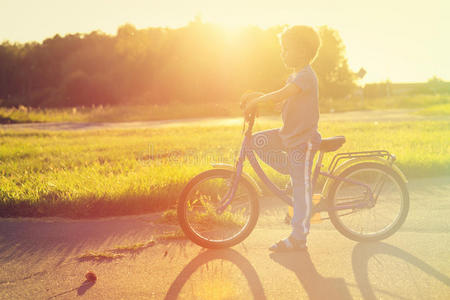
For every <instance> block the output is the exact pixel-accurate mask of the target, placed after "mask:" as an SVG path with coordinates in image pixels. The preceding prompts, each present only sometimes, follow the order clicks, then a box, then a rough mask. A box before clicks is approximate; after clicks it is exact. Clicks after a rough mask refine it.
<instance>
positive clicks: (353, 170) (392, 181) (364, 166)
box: [328, 162, 409, 242]
mask: <svg viewBox="0 0 450 300" xmlns="http://www.w3.org/2000/svg"><path fill="white" fill-rule="evenodd" d="M339 177H344V178H346V179H350V180H353V181H357V182H360V183H364V184H366V185H368V186H369V187H370V189H371V191H373V194H372V195H373V197H374V199H375V202H374V203H373V204H372V205H365V206H364V203H368V195H367V194H366V189H365V188H364V187H363V186H360V185H356V184H353V183H351V182H345V181H336V182H335V183H334V185H333V186H332V187H331V189H330V192H329V199H330V200H329V201H330V203H329V208H330V209H329V212H328V214H329V216H330V220H331V222H332V223H333V225H334V226H335V227H336V229H337V230H338V231H339V232H340V233H341V234H343V235H344V236H346V237H348V238H349V239H352V240H354V241H359V242H361V241H377V240H382V239H385V238H387V237H389V236H391V235H392V234H394V233H395V232H396V231H397V230H398V229H399V228H400V227H401V225H402V224H403V222H404V221H405V219H406V216H407V214H408V210H409V194H408V190H407V188H406V184H405V183H404V182H403V180H402V179H401V178H400V176H399V175H398V174H397V173H396V172H395V171H393V170H392V168H390V167H388V166H385V165H382V164H379V163H373V162H365V163H359V164H356V165H353V166H351V167H349V168H348V169H346V170H344V171H343V172H342V173H341V174H340V175H339ZM355 204H356V205H357V204H363V205H362V206H363V207H360V208H355V207H354V208H347V209H342V208H343V207H344V206H346V205H347V206H349V205H353V206H355ZM339 208H341V209H339Z"/></svg>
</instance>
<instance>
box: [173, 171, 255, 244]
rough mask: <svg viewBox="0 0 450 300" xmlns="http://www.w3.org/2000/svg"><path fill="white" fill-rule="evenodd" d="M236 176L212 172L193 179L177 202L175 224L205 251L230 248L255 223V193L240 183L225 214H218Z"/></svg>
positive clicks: (246, 185) (244, 236)
mask: <svg viewBox="0 0 450 300" xmlns="http://www.w3.org/2000/svg"><path fill="white" fill-rule="evenodd" d="M234 175H235V172H233V171H230V170H223V169H213V170H209V171H206V172H203V173H201V174H199V175H197V176H196V177H194V178H193V179H192V180H191V181H190V182H189V183H188V184H187V186H186V187H185V189H184V190H183V192H182V194H181V197H180V199H179V201H178V208H177V213H178V220H179V222H180V226H181V228H182V229H183V231H184V233H185V234H186V235H187V236H188V237H189V238H190V239H191V240H192V241H193V242H195V243H196V244H198V245H200V246H202V247H205V248H225V247H231V246H233V245H236V244H238V243H240V242H241V241H243V240H244V239H245V238H246V237H247V236H248V235H249V234H250V233H251V231H252V230H253V228H254V227H255V225H256V222H257V220H258V214H259V206H258V201H257V195H256V191H255V190H254V189H253V187H252V186H251V184H250V183H248V182H247V181H246V180H244V179H243V178H241V179H240V181H239V183H238V186H237V190H236V193H235V196H234V197H233V200H232V202H231V203H230V204H229V205H228V207H227V208H226V209H225V211H224V212H222V213H218V212H217V208H218V207H220V206H221V202H222V200H223V199H224V196H225V195H226V193H227V191H228V190H229V189H230V187H231V185H232V183H233V177H234Z"/></svg>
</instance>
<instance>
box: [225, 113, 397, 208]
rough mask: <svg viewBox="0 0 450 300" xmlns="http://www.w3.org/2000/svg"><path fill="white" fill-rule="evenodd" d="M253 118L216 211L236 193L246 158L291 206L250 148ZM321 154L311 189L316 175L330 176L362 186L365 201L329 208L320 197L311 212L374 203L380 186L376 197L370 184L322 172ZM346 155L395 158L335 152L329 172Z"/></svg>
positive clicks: (286, 196) (383, 153)
mask: <svg viewBox="0 0 450 300" xmlns="http://www.w3.org/2000/svg"><path fill="white" fill-rule="evenodd" d="M254 120H255V115H254V114H252V115H250V116H249V118H248V122H249V125H248V128H247V130H246V131H245V135H244V139H243V141H242V146H241V150H240V152H239V157H238V159H237V162H236V175H235V176H234V178H233V183H232V185H231V187H230V189H229V190H228V191H227V193H226V194H225V196H224V198H223V199H222V201H221V206H220V207H219V208H218V209H217V212H218V213H222V212H223V211H224V210H225V209H226V208H227V206H228V205H229V204H230V203H231V201H232V199H233V197H234V195H235V193H236V189H237V185H238V182H239V180H240V178H241V175H242V170H243V166H244V161H245V159H246V158H247V159H248V160H249V162H250V165H251V166H252V168H253V170H254V171H255V172H256V174H257V175H258V177H259V178H260V179H261V181H262V182H263V183H264V184H265V185H266V186H267V187H268V188H269V190H270V191H272V192H273V193H274V194H275V195H276V196H277V197H278V198H279V199H281V200H282V201H283V202H285V203H286V204H288V205H291V206H292V203H293V199H292V197H290V196H289V195H287V194H286V193H285V192H284V191H283V190H281V189H280V188H278V187H277V186H276V185H275V184H274V183H273V182H272V181H271V180H270V179H269V178H268V177H267V175H266V173H265V172H264V170H263V169H262V168H261V166H260V164H259V163H258V160H257V159H256V156H255V153H254V151H253V150H252V149H251V148H250V143H251V138H252V129H253V124H254ZM244 129H245V122H244ZM371 154H372V155H371ZM323 155H324V152H322V151H320V152H319V158H318V161H317V163H316V167H315V169H314V173H313V177H312V183H311V185H312V190H313V191H314V190H315V189H314V188H315V186H316V183H317V178H318V176H319V175H322V176H325V177H330V178H332V179H334V180H338V181H344V182H349V183H351V184H355V185H359V186H362V187H363V188H364V189H365V190H366V195H365V197H364V200H366V199H367V201H358V203H350V204H343V205H339V206H336V207H333V208H329V207H327V205H325V204H324V203H326V202H327V201H326V198H322V199H321V200H320V202H319V203H318V204H316V205H313V208H312V211H313V213H315V212H320V211H328V210H329V209H334V210H345V209H357V208H363V207H368V206H372V205H374V204H375V202H376V199H377V198H378V194H379V192H380V190H381V188H380V189H379V190H378V192H377V193H376V194H375V195H376V197H373V195H374V193H373V192H372V190H371V188H370V186H368V185H367V184H365V183H362V182H359V181H355V180H351V179H347V178H343V177H339V176H335V175H332V174H331V173H328V172H322V171H321V165H322V159H323ZM345 155H347V156H345ZM348 155H356V156H357V157H361V156H363V157H370V156H388V157H391V158H392V162H393V161H394V160H395V156H392V155H390V154H389V152H387V151H385V150H380V151H365V152H350V153H339V154H336V155H335V157H334V158H333V161H332V163H331V165H332V166H333V168H332V169H331V167H330V168H329V170H330V169H331V172H332V171H333V170H334V168H335V167H336V165H337V162H338V161H339V160H340V159H341V158H340V156H344V157H348ZM383 184H384V181H383V182H382V184H381V187H382V186H383Z"/></svg>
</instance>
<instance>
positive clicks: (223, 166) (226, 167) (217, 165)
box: [211, 163, 263, 196]
mask: <svg viewBox="0 0 450 300" xmlns="http://www.w3.org/2000/svg"><path fill="white" fill-rule="evenodd" d="M211 165H212V167H213V168H214V169H224V170H229V171H233V172H236V168H235V167H234V166H233V165H229V164H223V163H215V164H211ZM242 177H243V178H244V179H245V180H246V181H248V183H250V185H251V186H252V187H253V188H254V189H255V191H256V193H257V194H258V196H262V195H263V192H262V190H261V188H260V187H259V185H258V184H257V183H256V181H255V179H253V177H251V176H250V175H248V174H247V173H245V172H244V171H242Z"/></svg>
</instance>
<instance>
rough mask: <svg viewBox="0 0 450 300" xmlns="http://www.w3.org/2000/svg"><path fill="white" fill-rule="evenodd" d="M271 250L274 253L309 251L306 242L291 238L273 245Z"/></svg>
mask: <svg viewBox="0 0 450 300" xmlns="http://www.w3.org/2000/svg"><path fill="white" fill-rule="evenodd" d="M269 250H270V251H273V252H292V251H304V250H308V247H307V246H306V241H305V240H297V239H294V238H293V237H291V236H289V237H288V238H287V239H284V240H281V241H278V242H277V243H275V244H273V245H272V246H271V247H270V248H269Z"/></svg>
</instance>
